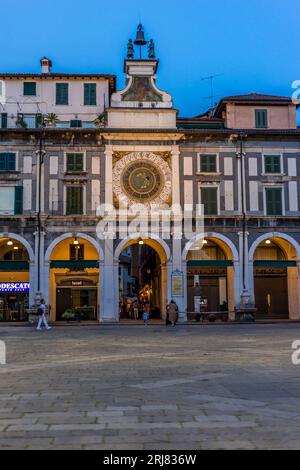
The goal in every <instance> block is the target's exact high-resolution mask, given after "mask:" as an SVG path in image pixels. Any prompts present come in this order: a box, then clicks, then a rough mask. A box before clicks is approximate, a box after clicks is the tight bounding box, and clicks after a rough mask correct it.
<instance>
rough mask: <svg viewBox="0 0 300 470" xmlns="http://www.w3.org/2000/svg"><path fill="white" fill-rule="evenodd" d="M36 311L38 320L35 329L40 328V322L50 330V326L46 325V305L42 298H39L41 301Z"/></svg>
mask: <svg viewBox="0 0 300 470" xmlns="http://www.w3.org/2000/svg"><path fill="white" fill-rule="evenodd" d="M37 313H38V315H39V321H38V325H37V328H36V329H37V330H38V331H40V330H41V329H42V324H44V325H45V327H46V330H51V326H49V325H48V322H47V318H46V305H45V301H44V299H41V303H40V305H39V306H38V309H37Z"/></svg>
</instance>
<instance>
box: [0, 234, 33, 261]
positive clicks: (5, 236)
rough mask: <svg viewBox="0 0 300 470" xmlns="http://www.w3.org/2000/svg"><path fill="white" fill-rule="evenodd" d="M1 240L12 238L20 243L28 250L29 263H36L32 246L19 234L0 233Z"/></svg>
mask: <svg viewBox="0 0 300 470" xmlns="http://www.w3.org/2000/svg"><path fill="white" fill-rule="evenodd" d="M0 238H12V239H14V240H17V241H18V242H20V243H22V245H23V246H24V247H25V248H26V250H27V253H28V256H29V261H30V262H33V261H34V252H33V249H32V247H31V245H30V243H29V242H28V241H27V240H26V239H25V238H24V237H22V236H21V235H18V234H17V233H0Z"/></svg>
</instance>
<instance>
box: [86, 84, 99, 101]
mask: <svg viewBox="0 0 300 470" xmlns="http://www.w3.org/2000/svg"><path fill="white" fill-rule="evenodd" d="M84 105H85V106H95V105H96V83H85V84H84Z"/></svg>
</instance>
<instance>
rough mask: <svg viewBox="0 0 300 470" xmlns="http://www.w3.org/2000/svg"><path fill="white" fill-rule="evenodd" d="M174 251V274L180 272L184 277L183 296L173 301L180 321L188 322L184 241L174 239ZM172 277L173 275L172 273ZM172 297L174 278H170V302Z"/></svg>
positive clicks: (174, 298) (175, 297)
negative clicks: (183, 259) (176, 306)
mask: <svg viewBox="0 0 300 470" xmlns="http://www.w3.org/2000/svg"><path fill="white" fill-rule="evenodd" d="M172 248H173V251H172V272H174V271H179V272H181V273H182V275H183V295H182V296H180V297H179V296H173V300H174V301H175V302H176V304H177V305H178V309H179V321H186V316H187V315H186V309H187V296H186V289H187V279H186V262H185V263H182V240H181V239H177V238H173V246H172ZM171 275H172V273H171ZM171 296H172V278H171V277H170V294H169V295H168V301H169V300H170V299H171Z"/></svg>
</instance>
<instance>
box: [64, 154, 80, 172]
mask: <svg viewBox="0 0 300 470" xmlns="http://www.w3.org/2000/svg"><path fill="white" fill-rule="evenodd" d="M82 171H83V153H67V172H69V173H79V172H82Z"/></svg>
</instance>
